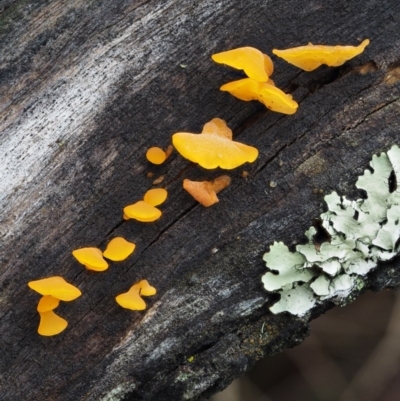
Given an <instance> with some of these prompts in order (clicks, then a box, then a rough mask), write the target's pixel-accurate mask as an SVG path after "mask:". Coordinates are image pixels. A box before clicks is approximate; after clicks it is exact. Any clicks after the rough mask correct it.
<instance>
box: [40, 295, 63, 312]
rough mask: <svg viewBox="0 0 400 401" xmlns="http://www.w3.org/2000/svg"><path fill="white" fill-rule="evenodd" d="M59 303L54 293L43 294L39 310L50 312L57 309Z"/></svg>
mask: <svg viewBox="0 0 400 401" xmlns="http://www.w3.org/2000/svg"><path fill="white" fill-rule="evenodd" d="M59 304H60V300H59V299H58V298H54V297H53V296H52V295H43V296H42V298H40V300H39V303H38V306H37V311H38V312H40V313H43V312H48V311H51V310H54V309H56V308H57V306H58V305H59Z"/></svg>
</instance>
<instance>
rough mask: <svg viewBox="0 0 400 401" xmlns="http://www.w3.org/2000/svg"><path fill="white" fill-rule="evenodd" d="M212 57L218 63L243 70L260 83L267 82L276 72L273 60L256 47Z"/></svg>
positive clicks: (234, 50) (241, 48) (243, 48)
mask: <svg viewBox="0 0 400 401" xmlns="http://www.w3.org/2000/svg"><path fill="white" fill-rule="evenodd" d="M211 57H212V59H213V60H214V61H215V62H216V63H219V64H225V65H228V66H230V67H233V68H236V69H238V70H243V71H244V72H245V74H246V75H247V76H248V77H249V78H252V79H254V80H256V81H258V82H267V81H268V79H269V76H271V75H272V73H273V71H274V64H273V63H272V60H271V59H270V58H269V57H268V56H267V55H266V54H263V53H261V52H260V51H259V50H257V49H255V48H254V47H239V48H237V49H233V50H228V51H225V52H221V53H216V54H213V55H212V56H211Z"/></svg>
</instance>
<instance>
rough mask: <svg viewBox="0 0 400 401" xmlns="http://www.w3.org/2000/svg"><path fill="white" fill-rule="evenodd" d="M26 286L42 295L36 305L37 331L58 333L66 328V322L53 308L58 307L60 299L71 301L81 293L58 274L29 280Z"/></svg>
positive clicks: (47, 333)
mask: <svg viewBox="0 0 400 401" xmlns="http://www.w3.org/2000/svg"><path fill="white" fill-rule="evenodd" d="M28 286H29V287H30V288H31V289H33V290H34V291H36V292H38V293H39V294H42V295H43V296H42V298H41V299H40V301H39V303H38V306H37V311H38V312H39V315H40V323H39V327H38V333H39V334H40V335H42V336H54V335H57V334H60V333H61V332H62V331H64V330H65V329H66V327H67V326H68V322H67V321H66V320H65V319H63V318H62V317H60V316H58V315H56V314H55V313H54V312H53V310H54V309H55V308H57V307H58V305H59V303H60V300H61V301H73V300H74V299H76V298H78V297H79V296H80V295H81V294H82V293H81V292H80V290H79V289H78V288H76V287H75V286H73V285H72V284H69V283H67V282H66V281H65V280H64V279H63V278H62V277H60V276H54V277H48V278H45V279H41V280H35V281H30V282H29V283H28Z"/></svg>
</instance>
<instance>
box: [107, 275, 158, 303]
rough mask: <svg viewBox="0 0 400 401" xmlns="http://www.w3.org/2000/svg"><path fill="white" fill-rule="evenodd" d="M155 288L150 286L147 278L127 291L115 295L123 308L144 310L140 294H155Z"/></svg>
mask: <svg viewBox="0 0 400 401" xmlns="http://www.w3.org/2000/svg"><path fill="white" fill-rule="evenodd" d="M156 292H157V291H156V289H155V288H154V287H152V286H151V285H150V284H149V283H148V281H147V280H141V281H139V282H138V283H136V284H134V285H133V286H132V287H131V288H130V289H129V291H127V292H125V293H123V294H120V295H118V296H116V297H115V300H116V301H117V303H118V304H119V305H120V306H122V307H123V308H125V309H131V310H144V309H146V303H145V302H144V301H143V299H142V298H141V295H142V296H151V295H154V294H156Z"/></svg>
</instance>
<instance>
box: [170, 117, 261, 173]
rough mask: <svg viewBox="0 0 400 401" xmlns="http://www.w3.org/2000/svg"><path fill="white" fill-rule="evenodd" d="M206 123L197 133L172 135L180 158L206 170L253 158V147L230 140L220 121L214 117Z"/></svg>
mask: <svg viewBox="0 0 400 401" xmlns="http://www.w3.org/2000/svg"><path fill="white" fill-rule="evenodd" d="M210 123H213V125H214V131H213V130H212V129H211V126H212V124H210ZM210 123H207V124H206V125H205V126H204V129H203V132H202V133H201V134H191V133H188V132H178V133H176V134H174V135H173V136H172V143H173V145H174V146H175V148H176V149H177V151H178V152H179V153H180V154H181V155H182V156H183V157H185V158H186V159H188V160H190V161H192V162H195V163H198V164H199V165H200V166H201V167H204V168H206V169H213V168H217V167H221V168H223V169H227V170H230V169H233V168H236V167H239V166H241V165H242V164H244V163H246V162H249V163H252V162H254V160H256V159H257V157H258V150H257V149H256V148H253V147H252V146H248V145H244V144H242V143H239V142H234V141H232V131H231V130H230V129H229V128H228V126H227V125H226V123H225V121H224V120H221V119H219V118H214V119H213V120H211V121H210ZM209 124H210V125H209ZM229 132H230V135H229Z"/></svg>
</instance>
